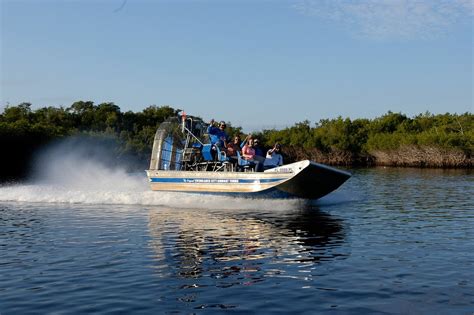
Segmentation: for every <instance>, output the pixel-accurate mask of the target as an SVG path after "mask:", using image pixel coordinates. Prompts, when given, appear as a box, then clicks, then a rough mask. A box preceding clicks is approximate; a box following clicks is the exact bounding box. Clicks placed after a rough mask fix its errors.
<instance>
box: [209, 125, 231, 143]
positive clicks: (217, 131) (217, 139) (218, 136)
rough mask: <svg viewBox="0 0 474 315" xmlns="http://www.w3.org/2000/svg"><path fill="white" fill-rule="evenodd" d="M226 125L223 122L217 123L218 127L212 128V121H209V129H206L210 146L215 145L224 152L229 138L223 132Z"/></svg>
mask: <svg viewBox="0 0 474 315" xmlns="http://www.w3.org/2000/svg"><path fill="white" fill-rule="evenodd" d="M225 128H226V124H225V122H224V121H221V122H220V123H219V127H216V126H214V119H212V120H211V122H210V124H209V127H207V133H208V134H209V136H210V138H211V144H214V145H216V146H217V147H218V148H219V149H220V150H224V149H225V148H226V146H227V141H228V139H229V136H228V135H227V133H226V132H225V131H224V130H225Z"/></svg>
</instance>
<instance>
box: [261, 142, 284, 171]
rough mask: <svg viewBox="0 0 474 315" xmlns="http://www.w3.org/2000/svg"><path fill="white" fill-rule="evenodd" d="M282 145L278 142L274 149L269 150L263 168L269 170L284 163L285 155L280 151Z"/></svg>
mask: <svg viewBox="0 0 474 315" xmlns="http://www.w3.org/2000/svg"><path fill="white" fill-rule="evenodd" d="M280 150H281V145H280V144H279V143H278V142H277V143H275V145H274V146H273V148H272V149H270V150H268V151H267V157H266V158H265V161H264V162H263V168H264V169H266V170H268V169H270V168H274V167H277V166H281V165H283V156H282V155H281V153H280Z"/></svg>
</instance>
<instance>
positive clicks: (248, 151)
mask: <svg viewBox="0 0 474 315" xmlns="http://www.w3.org/2000/svg"><path fill="white" fill-rule="evenodd" d="M255 157H256V155H255V149H254V148H253V139H250V140H249V141H247V144H246V145H244V147H243V148H242V158H243V159H244V160H247V161H249V162H250V163H251V165H252V166H255V170H256V171H257V172H262V171H263V163H262V162H261V161H259V160H257V159H255Z"/></svg>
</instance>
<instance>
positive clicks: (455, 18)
mask: <svg viewBox="0 0 474 315" xmlns="http://www.w3.org/2000/svg"><path fill="white" fill-rule="evenodd" d="M294 7H295V8H296V9H297V10H298V11H300V12H301V13H303V14H305V15H310V16H316V17H319V18H323V19H327V20H332V21H335V22H337V23H340V24H342V25H344V26H346V27H348V28H349V29H350V30H351V31H352V32H354V35H356V36H362V37H368V38H375V39H391V38H399V39H414V38H432V37H436V36H439V35H440V34H444V33H446V32H447V31H448V30H449V28H450V27H452V26H453V25H454V24H455V23H457V22H459V21H460V20H462V19H466V18H467V19H469V22H470V23H472V20H470V19H471V18H472V15H473V12H474V0H352V1H350V0H302V1H299V2H298V3H297V4H296V5H295V6H294Z"/></svg>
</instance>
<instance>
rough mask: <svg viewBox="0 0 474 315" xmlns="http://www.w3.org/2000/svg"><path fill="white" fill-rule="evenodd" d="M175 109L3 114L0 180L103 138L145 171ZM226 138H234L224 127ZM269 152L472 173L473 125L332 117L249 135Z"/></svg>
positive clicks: (438, 118)
mask: <svg viewBox="0 0 474 315" xmlns="http://www.w3.org/2000/svg"><path fill="white" fill-rule="evenodd" d="M178 112H179V110H178V109H174V108H172V107H170V106H154V105H153V106H149V107H147V108H145V109H144V110H142V111H141V112H132V111H127V112H122V111H121V110H120V108H119V107H118V106H117V105H115V104H114V103H101V104H98V105H96V104H94V103H93V102H90V101H79V102H75V103H73V104H72V105H71V106H70V107H67V108H65V107H43V108H40V109H37V110H32V109H31V104H29V103H22V104H19V105H17V106H7V107H6V108H5V109H4V110H3V112H2V113H1V114H0V145H1V147H2V155H1V156H2V158H1V159H2V164H1V166H0V177H1V178H8V177H10V178H11V177H18V176H21V175H25V174H26V173H27V172H28V171H29V170H28V165H29V162H30V159H31V157H32V155H33V152H35V151H36V150H38V149H39V148H41V147H42V146H44V145H45V144H47V143H50V142H51V141H53V140H56V139H60V138H64V137H68V136H72V135H85V136H88V137H100V138H104V137H105V138H108V139H110V141H115V142H116V144H117V146H116V147H117V150H116V155H117V157H118V158H121V157H128V158H129V157H133V158H134V159H135V160H137V161H140V163H142V166H143V167H145V168H146V167H147V163H148V160H149V156H150V152H151V146H152V142H153V137H154V134H155V131H156V128H157V126H158V125H159V124H160V123H161V122H163V121H164V120H165V119H166V118H167V117H169V116H173V115H176V114H177V113H178ZM228 126H230V128H229V129H228V131H229V133H230V134H231V135H234V134H236V133H241V130H242V129H241V128H240V127H232V124H231V122H228ZM257 136H258V137H260V138H261V140H262V142H263V143H264V144H265V145H266V146H268V147H270V146H271V145H272V144H273V143H275V142H280V143H281V144H282V145H284V153H285V158H286V160H287V161H288V162H290V161H296V160H300V159H311V160H314V161H317V162H321V163H327V164H332V165H352V166H353V165H395V166H418V167H472V165H473V156H474V153H473V152H474V117H473V114H471V113H465V114H461V115H457V114H442V115H433V114H430V113H424V114H420V115H418V116H415V117H407V116H406V115H404V114H401V113H393V112H388V113H387V114H385V115H383V116H381V117H378V118H375V119H355V120H351V119H349V118H345V119H344V118H342V117H339V118H337V119H322V120H320V121H319V122H317V123H314V124H311V123H310V122H309V121H304V122H299V123H296V124H295V125H294V126H292V127H289V128H285V129H282V130H263V131H261V132H258V133H257Z"/></svg>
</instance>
